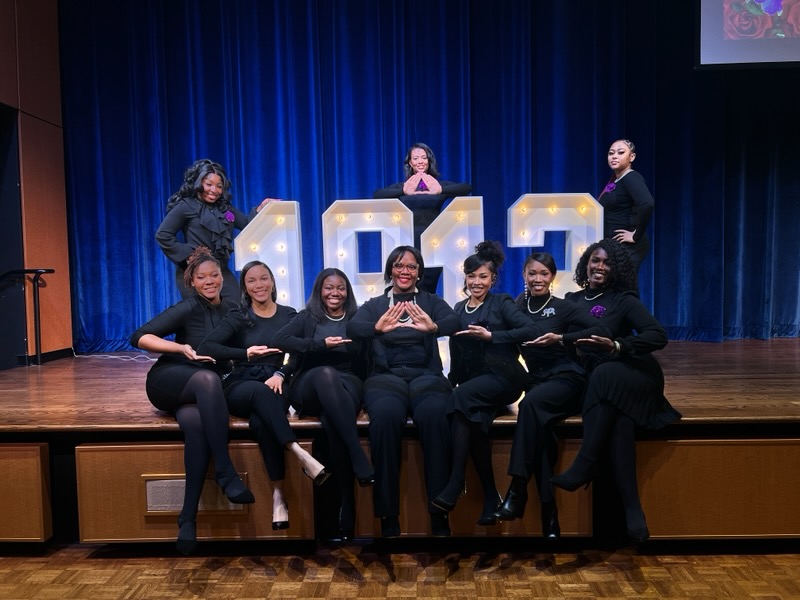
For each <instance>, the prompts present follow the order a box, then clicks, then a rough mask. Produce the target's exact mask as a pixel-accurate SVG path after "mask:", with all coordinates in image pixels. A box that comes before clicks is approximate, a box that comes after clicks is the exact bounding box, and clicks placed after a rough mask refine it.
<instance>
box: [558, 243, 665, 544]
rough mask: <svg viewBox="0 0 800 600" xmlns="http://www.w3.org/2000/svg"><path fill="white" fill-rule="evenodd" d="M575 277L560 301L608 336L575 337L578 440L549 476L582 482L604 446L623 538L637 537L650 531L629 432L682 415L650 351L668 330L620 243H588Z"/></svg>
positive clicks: (567, 484) (575, 484) (565, 484)
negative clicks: (582, 371) (580, 397)
mask: <svg viewBox="0 0 800 600" xmlns="http://www.w3.org/2000/svg"><path fill="white" fill-rule="evenodd" d="M574 279H575V283H577V284H578V285H579V286H580V287H581V288H583V290H582V291H580V292H571V293H569V294H567V295H566V298H567V299H569V300H572V301H573V302H576V303H577V304H578V306H579V307H581V308H582V309H583V310H585V311H586V312H588V313H589V314H590V315H592V316H594V317H596V318H597V319H600V320H601V321H602V323H603V324H604V325H605V326H606V328H607V329H608V330H609V331H610V332H611V337H605V336H600V335H592V336H591V337H587V338H583V339H579V340H577V341H576V342H575V343H576V345H577V346H578V348H579V351H580V352H581V353H582V355H583V362H584V365H585V367H586V368H587V370H588V371H590V375H589V380H588V383H587V386H586V393H585V396H584V402H583V443H582V444H581V449H580V451H579V452H578V456H577V457H576V458H575V461H574V462H573V463H572V465H571V466H570V468H569V469H567V470H566V471H565V472H564V473H561V474H560V475H557V476H555V477H553V479H552V481H553V483H554V484H555V485H557V486H558V487H560V488H563V489H565V490H569V491H574V490H576V489H578V488H579V487H581V486H582V485H588V483H589V482H590V481H592V479H593V478H594V476H595V472H596V468H597V464H598V461H599V460H600V457H601V455H602V453H603V451H604V450H605V447H606V444H608V445H609V454H610V459H611V465H612V470H613V473H614V479H615V482H616V484H617V487H618V488H619V492H620V495H621V497H622V503H623V506H624V509H625V519H626V523H627V528H628V536H629V537H630V538H631V540H632V541H634V542H644V541H645V540H647V538H648V537H649V536H650V533H649V531H648V530H647V524H646V522H645V518H644V512H643V511H642V505H641V502H640V501H639V490H638V488H637V483H636V444H635V439H634V429H635V427H636V426H637V425H638V426H642V427H646V428H648V429H660V428H662V427H664V426H665V425H668V424H669V423H671V422H673V421H675V420H677V419H679V418H680V416H681V415H680V413H678V412H677V411H676V410H675V409H674V408H672V406H671V405H670V403H669V402H668V401H667V399H666V398H665V397H664V374H663V372H662V371H661V366H660V365H659V364H658V361H656V359H655V358H654V357H653V356H652V354H651V352H655V351H657V350H660V349H661V348H663V347H664V346H666V345H667V334H666V331H665V330H664V328H663V327H662V326H661V324H660V323H659V322H658V321H657V320H656V318H655V317H654V316H653V315H652V314H650V311H649V310H647V307H645V306H644V304H642V303H641V301H640V300H639V297H638V295H637V294H636V291H635V290H636V270H635V268H634V266H633V264H632V262H631V259H630V256H629V254H628V253H627V252H626V250H625V249H624V248H623V247H622V246H621V244H620V243H619V242H616V241H614V240H610V239H604V240H601V241H599V242H597V243H595V244H592V245H591V246H589V248H587V249H586V251H585V252H584V253H583V255H582V256H581V259H580V261H579V262H578V266H577V267H576V269H575V278H574Z"/></svg>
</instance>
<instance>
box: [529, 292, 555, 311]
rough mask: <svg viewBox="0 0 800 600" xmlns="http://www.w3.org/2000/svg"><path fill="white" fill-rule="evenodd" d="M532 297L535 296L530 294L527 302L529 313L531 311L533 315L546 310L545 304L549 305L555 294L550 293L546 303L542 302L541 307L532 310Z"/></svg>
mask: <svg viewBox="0 0 800 600" xmlns="http://www.w3.org/2000/svg"><path fill="white" fill-rule="evenodd" d="M532 297H533V296H528V303H527V304H528V312H529V313H531V314H532V315H535V314H536V313H540V312H542V311H543V310H544V307H545V306H547V305H548V304H550V300H552V299H553V294H549V295H548V296H547V300H545V303H544V304H542V305H541V306H540V307H539V308H537V309H536V310H531V298H532Z"/></svg>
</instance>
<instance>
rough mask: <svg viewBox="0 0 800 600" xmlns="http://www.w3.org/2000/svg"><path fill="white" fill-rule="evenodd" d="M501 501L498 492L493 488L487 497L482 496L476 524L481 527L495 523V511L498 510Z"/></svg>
mask: <svg viewBox="0 0 800 600" xmlns="http://www.w3.org/2000/svg"><path fill="white" fill-rule="evenodd" d="M502 503H503V499H502V498H500V494H498V493H497V490H493V493H490V494H489V497H488V498H484V500H483V511H481V516H480V518H479V519H478V525H480V526H481V527H491V526H492V525H496V524H497V517H496V516H495V513H496V512H497V511H498V510H500V505H501V504H502Z"/></svg>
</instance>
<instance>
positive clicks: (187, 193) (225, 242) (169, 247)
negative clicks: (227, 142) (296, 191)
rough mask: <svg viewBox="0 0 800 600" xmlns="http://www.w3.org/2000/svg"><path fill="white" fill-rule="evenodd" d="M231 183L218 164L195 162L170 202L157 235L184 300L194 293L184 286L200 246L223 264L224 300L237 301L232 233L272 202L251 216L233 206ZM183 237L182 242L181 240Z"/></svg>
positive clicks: (255, 210) (254, 211)
mask: <svg viewBox="0 0 800 600" xmlns="http://www.w3.org/2000/svg"><path fill="white" fill-rule="evenodd" d="M230 187H231V181H230V179H228V175H227V174H226V173H225V169H224V168H223V166H222V165H220V164H219V163H216V162H214V161H212V160H209V159H207V158H203V159H200V160H198V161H195V162H194V163H193V164H192V165H191V166H190V167H189V168H188V169H186V172H185V173H184V174H183V184H182V185H181V187H180V189H179V190H178V191H177V192H175V193H174V194H172V196H170V197H169V200H167V216H166V217H164V220H163V221H162V222H161V225H159V227H158V230H157V231H156V241H157V242H158V245H159V246H161V250H163V252H164V254H165V255H166V256H167V258H168V259H170V260H171V261H172V262H173V263H175V266H176V269H175V281H176V282H177V285H178V291H179V292H180V294H181V297H182V298H188V297H189V296H190V295H191V290H190V289H188V288H187V287H186V286H185V285H183V273H184V271H185V269H186V259H187V258H188V257H189V255H190V254H191V253H192V252H193V251H194V249H195V248H197V247H198V246H205V247H206V248H210V250H211V254H212V255H213V256H214V257H215V258H216V259H217V260H218V261H219V262H220V268H221V269H222V277H223V280H224V281H225V284H226V285H224V286H223V288H222V294H223V298H225V299H226V300H233V301H237V300H238V299H237V298H236V288H237V281H236V277H235V276H234V274H233V273H232V272H231V270H230V269H229V268H228V259H229V258H230V256H231V254H232V253H233V230H234V228H236V229H244V228H245V227H246V226H247V224H248V223H249V222H250V220H251V219H252V218H253V217H254V216H255V215H256V213H257V212H258V211H260V210H261V208H262V207H263V206H264V205H265V204H267V203H268V202H270V201H272V200H273V199H272V198H266V199H264V200H263V201H262V202H261V204H259V206H258V207H256V208H255V209H253V211H251V213H250V214H249V215H245V214H244V213H242V212H240V211H239V209H237V208H236V207H235V206H233V205H232V204H231V192H230ZM178 233H181V234H182V236H183V240H181V239H179V238H178Z"/></svg>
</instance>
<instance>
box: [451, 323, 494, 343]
mask: <svg viewBox="0 0 800 600" xmlns="http://www.w3.org/2000/svg"><path fill="white" fill-rule="evenodd" d="M455 335H461V336H464V337H473V338H478V339H479V340H483V341H484V342H488V341H489V340H491V339H492V332H491V331H489V330H488V329H486V327H484V326H483V325H469V326H468V327H467V328H466V329H464V330H463V331H456V333H455Z"/></svg>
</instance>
